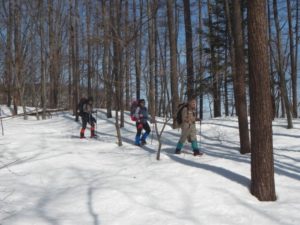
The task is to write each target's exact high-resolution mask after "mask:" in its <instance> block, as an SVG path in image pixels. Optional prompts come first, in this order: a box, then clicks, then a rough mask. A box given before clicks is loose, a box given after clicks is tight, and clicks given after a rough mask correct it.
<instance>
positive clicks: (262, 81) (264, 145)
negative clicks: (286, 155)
mask: <svg viewBox="0 0 300 225" xmlns="http://www.w3.org/2000/svg"><path fill="white" fill-rule="evenodd" d="M248 8H249V11H248V13H249V14H248V37H249V72H250V115H251V152H252V154H251V193H252V194H253V195H254V196H255V197H257V198H258V199H259V200H260V201H275V200H276V193H275V181H274V161H273V139H272V113H271V107H272V106H271V98H270V96H271V91H270V90H271V89H270V78H269V74H270V73H269V58H268V57H269V55H268V39H267V29H268V28H267V20H266V18H267V17H266V2H265V1H261V0H252V1H249V2H248Z"/></svg>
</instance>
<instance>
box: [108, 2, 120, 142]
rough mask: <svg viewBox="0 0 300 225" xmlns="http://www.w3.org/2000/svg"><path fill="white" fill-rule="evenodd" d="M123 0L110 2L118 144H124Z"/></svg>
mask: <svg viewBox="0 0 300 225" xmlns="http://www.w3.org/2000/svg"><path fill="white" fill-rule="evenodd" d="M121 1H122V0H114V1H111V2H110V20H111V34H112V39H113V41H112V42H113V74H114V78H115V80H114V87H115V105H116V118H115V126H116V131H117V137H118V145H119V146H122V136H121V130H120V124H119V111H120V107H121V101H122V98H121V93H120V90H121V85H122V84H121V82H122V79H121V71H120V68H121V67H120V65H121V64H122V61H121V58H122V56H121V39H120V20H121V12H120V4H121Z"/></svg>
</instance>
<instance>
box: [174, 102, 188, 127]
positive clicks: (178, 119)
mask: <svg viewBox="0 0 300 225" xmlns="http://www.w3.org/2000/svg"><path fill="white" fill-rule="evenodd" d="M187 106H188V104H187V103H181V104H179V105H178V107H177V114H176V122H177V124H178V125H181V124H182V110H183V109H184V108H185V107H187Z"/></svg>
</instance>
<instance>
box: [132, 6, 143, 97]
mask: <svg viewBox="0 0 300 225" xmlns="http://www.w3.org/2000/svg"><path fill="white" fill-rule="evenodd" d="M139 2H140V20H139V23H138V22H137V18H136V17H137V12H136V0H133V19H134V27H135V30H136V31H137V30H138V34H139V35H138V37H137V38H136V39H135V43H134V49H135V51H134V55H135V74H136V99H140V97H141V93H140V92H141V48H142V46H141V42H142V31H141V29H142V17H143V0H141V1H139Z"/></svg>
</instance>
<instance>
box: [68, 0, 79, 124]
mask: <svg viewBox="0 0 300 225" xmlns="http://www.w3.org/2000/svg"><path fill="white" fill-rule="evenodd" d="M69 5H70V15H71V16H70V20H71V21H70V41H71V55H72V57H71V58H72V77H73V79H72V81H73V83H72V86H73V87H72V90H73V91H72V92H73V114H74V115H75V116H76V117H75V120H76V121H78V120H79V115H78V113H77V104H78V101H79V91H78V89H79V76H78V72H79V71H78V67H79V65H77V64H78V52H77V51H78V38H77V36H78V35H77V33H78V22H77V19H78V18H77V16H78V14H77V13H76V12H77V7H78V0H75V6H73V1H72V0H69ZM74 14H76V15H74Z"/></svg>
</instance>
